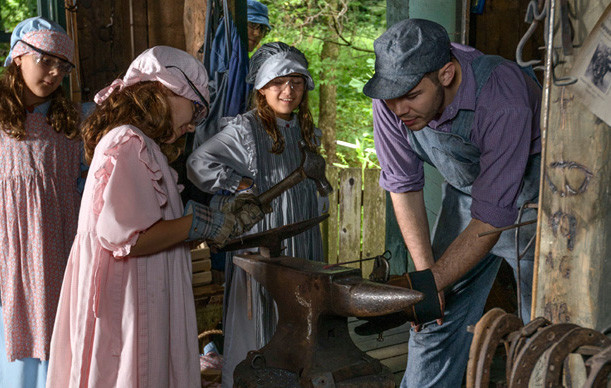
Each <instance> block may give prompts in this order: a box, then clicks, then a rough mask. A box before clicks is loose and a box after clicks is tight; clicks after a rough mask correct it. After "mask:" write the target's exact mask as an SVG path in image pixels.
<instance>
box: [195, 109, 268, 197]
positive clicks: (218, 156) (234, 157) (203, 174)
mask: <svg viewBox="0 0 611 388" xmlns="http://www.w3.org/2000/svg"><path fill="white" fill-rule="evenodd" d="M249 113H250V112H249ZM249 113H247V114H246V115H248V114H249ZM246 115H240V116H237V117H235V118H232V119H231V120H230V121H225V120H223V121H222V122H221V126H222V130H221V132H219V133H217V134H216V135H214V136H213V137H211V138H210V139H208V140H207V141H206V142H205V143H204V144H202V145H201V146H200V147H198V148H197V149H196V150H195V151H193V153H192V154H191V156H189V158H188V160H187V177H188V178H189V180H190V181H191V182H193V184H194V185H195V186H197V188H199V189H200V190H202V191H205V192H208V193H216V192H217V191H218V190H229V191H231V192H235V190H236V189H237V187H238V184H239V183H240V181H241V180H242V178H243V177H249V178H254V176H255V175H256V174H257V171H256V170H257V168H256V166H257V160H256V157H257V154H256V150H255V145H254V138H253V136H252V131H253V128H252V127H251V121H250V120H248V119H247V118H246V117H245V116H246Z"/></svg>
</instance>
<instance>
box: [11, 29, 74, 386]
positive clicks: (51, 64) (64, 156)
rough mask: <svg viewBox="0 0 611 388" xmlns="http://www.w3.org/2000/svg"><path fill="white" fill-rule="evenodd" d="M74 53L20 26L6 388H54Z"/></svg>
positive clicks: (14, 41)
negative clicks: (49, 379)
mask: <svg viewBox="0 0 611 388" xmlns="http://www.w3.org/2000/svg"><path fill="white" fill-rule="evenodd" d="M73 52H74V44H73V42H72V40H71V39H70V38H69V37H68V35H66V32H65V31H64V30H63V29H62V28H61V27H60V26H59V25H57V24H55V23H53V22H50V21H48V20H46V19H44V18H41V17H36V18H30V19H27V20H24V21H23V22H21V23H19V24H18V25H17V27H15V30H14V31H13V34H12V36H11V51H10V52H9V56H8V57H7V60H6V62H5V66H6V68H5V70H4V72H3V74H2V76H1V77H0V246H1V247H2V248H1V249H0V387H3V388H12V387H19V388H24V387H25V388H29V387H44V385H45V379H46V374H47V367H48V361H47V360H48V358H49V347H50V342H51V333H52V330H53V322H54V321H55V312H56V308H57V302H58V299H59V291H60V288H61V281H62V277H63V274H64V269H65V267H66V262H67V260H68V255H69V252H70V246H71V245H72V241H73V240H74V236H75V234H76V224H77V217H78V207H79V203H80V194H79V192H78V189H77V182H78V180H79V178H80V174H81V172H80V168H79V165H80V160H81V154H82V142H81V141H80V136H79V130H78V123H79V120H80V119H79V116H80V113H79V111H78V110H77V108H76V107H75V106H74V105H73V104H72V102H71V101H70V100H68V99H67V98H66V97H65V96H64V91H63V90H62V88H61V86H60V84H61V82H62V80H63V78H64V76H66V75H67V74H69V73H70V71H71V70H72V69H73V67H74V66H73V65H72V63H71V62H72V61H73Z"/></svg>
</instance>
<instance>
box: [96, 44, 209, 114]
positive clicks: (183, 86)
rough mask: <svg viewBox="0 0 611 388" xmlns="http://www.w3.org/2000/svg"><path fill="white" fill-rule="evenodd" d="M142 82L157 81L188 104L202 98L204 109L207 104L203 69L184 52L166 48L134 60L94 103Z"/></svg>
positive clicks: (206, 89)
mask: <svg viewBox="0 0 611 388" xmlns="http://www.w3.org/2000/svg"><path fill="white" fill-rule="evenodd" d="M145 81H159V82H161V84H163V85H164V86H165V87H167V88H168V89H170V90H171V91H172V92H174V93H176V94H177V95H179V96H182V97H185V98H187V99H189V100H192V101H201V100H202V98H203V99H204V100H205V104H204V105H208V104H209V103H210V94H209V92H208V73H207V72H206V68H205V67H204V65H203V64H202V63H201V62H200V61H198V60H197V59H195V58H194V57H193V56H192V55H190V54H188V53H186V52H185V51H182V50H179V49H177V48H174V47H169V46H155V47H152V48H150V49H148V50H145V51H144V52H143V53H142V54H140V55H139V56H138V57H137V58H136V59H134V61H133V62H132V63H131V65H130V66H129V68H128V69H127V71H126V73H125V76H124V77H123V78H122V79H116V80H114V81H113V82H112V84H110V86H108V87H106V88H104V89H102V90H100V91H99V92H98V93H97V94H96V95H95V97H94V101H95V102H96V104H98V105H99V104H101V103H102V102H104V100H106V99H107V98H108V96H110V95H111V94H112V93H113V92H114V91H119V90H122V89H123V88H125V87H127V86H130V85H134V84H136V83H138V82H145ZM201 102H203V101H201Z"/></svg>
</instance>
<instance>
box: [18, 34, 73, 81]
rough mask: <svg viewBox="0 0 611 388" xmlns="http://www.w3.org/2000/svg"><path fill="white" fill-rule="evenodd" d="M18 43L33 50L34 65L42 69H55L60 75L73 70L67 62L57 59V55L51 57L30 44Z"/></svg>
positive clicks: (71, 65)
mask: <svg viewBox="0 0 611 388" xmlns="http://www.w3.org/2000/svg"><path fill="white" fill-rule="evenodd" d="M19 42H21V43H23V44H25V45H26V46H28V47H29V48H31V49H32V50H34V54H32V55H34V57H35V58H36V59H35V60H36V64H37V65H38V66H41V67H44V68H46V69H47V70H51V69H57V70H59V72H60V73H62V74H64V75H65V74H68V73H70V72H71V71H72V69H73V68H74V65H73V64H72V63H70V62H68V61H67V60H65V59H63V58H60V57H58V56H57V55H53V54H51V53H48V52H46V51H44V50H41V49H39V48H38V47H35V46H32V45H31V44H29V43H27V42H24V41H23V40H19Z"/></svg>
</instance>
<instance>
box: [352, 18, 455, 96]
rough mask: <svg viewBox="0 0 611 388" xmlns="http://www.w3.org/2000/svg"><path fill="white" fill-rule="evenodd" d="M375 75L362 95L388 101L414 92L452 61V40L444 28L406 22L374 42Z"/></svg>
mask: <svg viewBox="0 0 611 388" xmlns="http://www.w3.org/2000/svg"><path fill="white" fill-rule="evenodd" d="M373 48H374V51H375V54H376V62H375V73H374V75H373V77H372V78H371V79H370V80H369V81H368V82H367V83H366V84H365V87H364V88H363V93H365V95H366V96H368V97H371V98H376V99H380V100H389V99H392V98H397V97H401V96H403V95H405V94H407V93H408V92H409V91H410V90H412V89H413V88H414V87H415V86H416V85H417V84H418V83H419V82H420V80H421V79H422V77H423V76H424V75H425V74H426V73H429V72H431V71H435V70H439V69H441V68H442V67H443V66H444V65H445V64H446V63H448V62H450V60H451V58H452V56H451V54H450V38H449V37H448V33H447V31H446V30H445V28H443V26H441V25H439V24H437V23H435V22H432V21H430V20H424V19H406V20H402V21H400V22H399V23H397V24H395V25H394V26H392V27H390V28H389V29H388V30H386V32H385V33H383V34H382V35H380V37H379V38H378V39H376V40H375V42H374V43H373Z"/></svg>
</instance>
